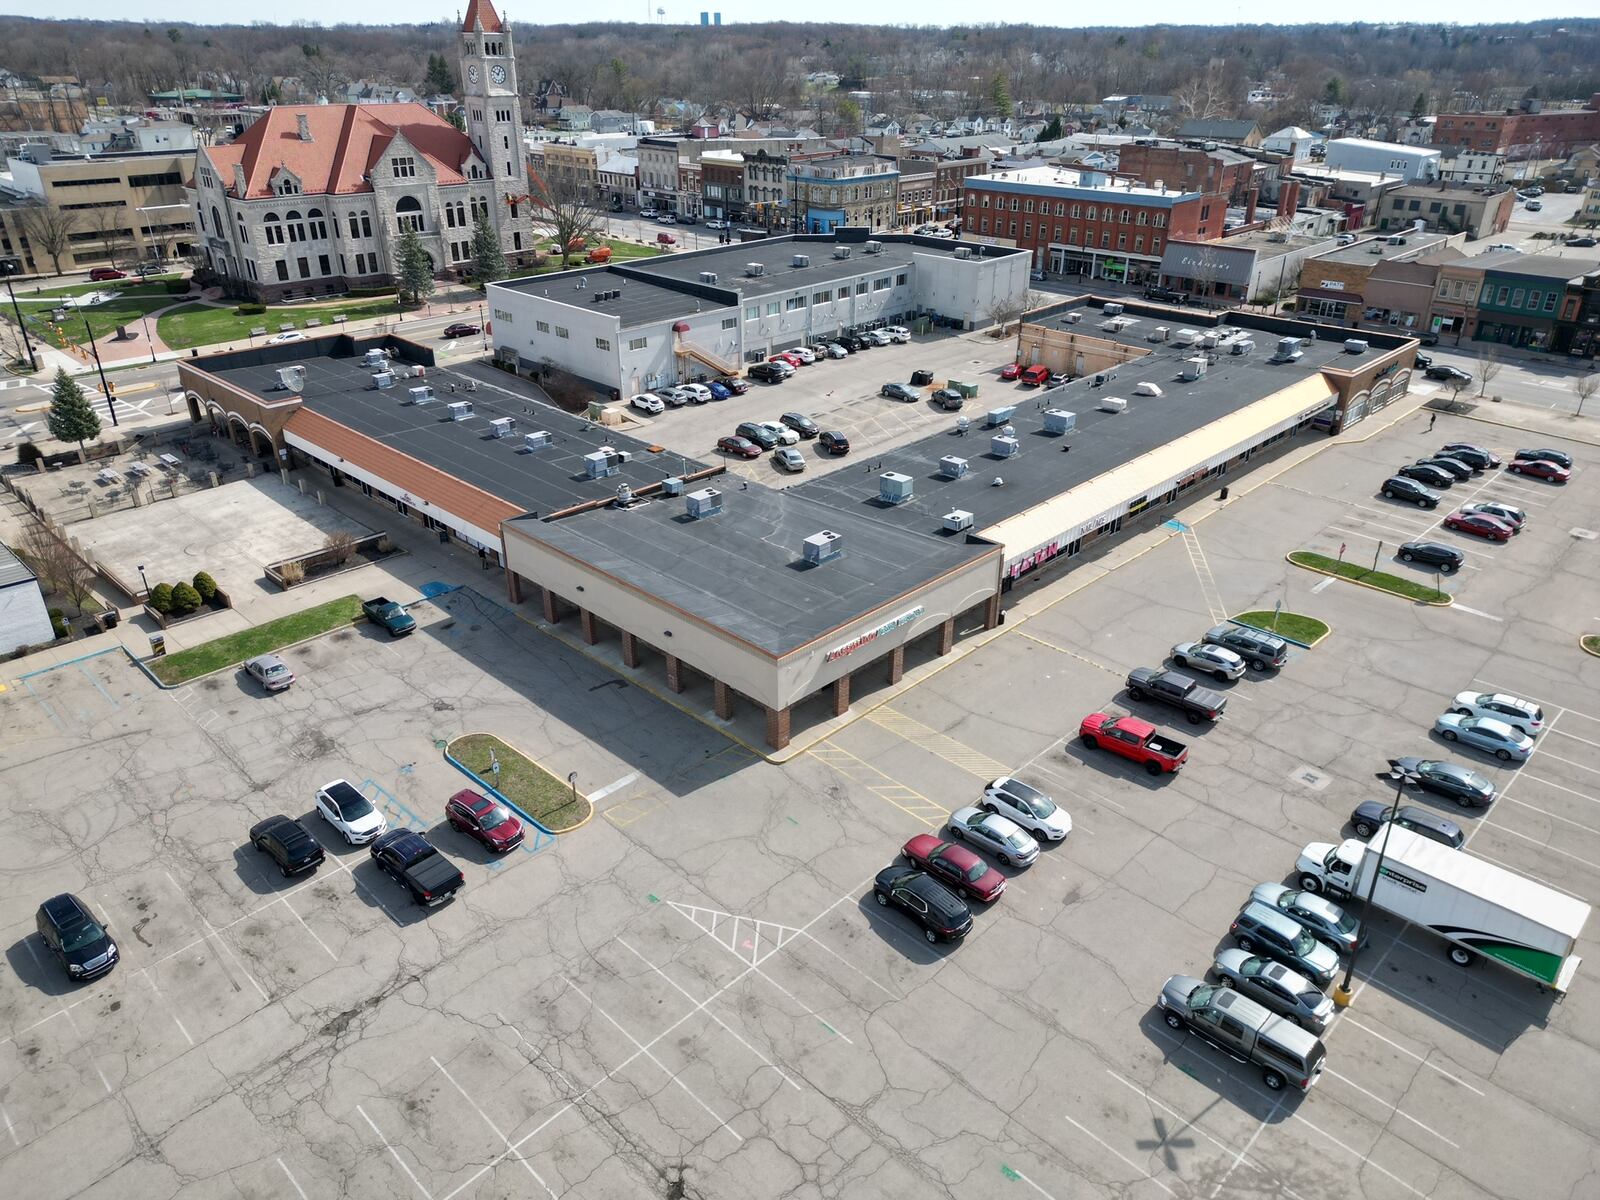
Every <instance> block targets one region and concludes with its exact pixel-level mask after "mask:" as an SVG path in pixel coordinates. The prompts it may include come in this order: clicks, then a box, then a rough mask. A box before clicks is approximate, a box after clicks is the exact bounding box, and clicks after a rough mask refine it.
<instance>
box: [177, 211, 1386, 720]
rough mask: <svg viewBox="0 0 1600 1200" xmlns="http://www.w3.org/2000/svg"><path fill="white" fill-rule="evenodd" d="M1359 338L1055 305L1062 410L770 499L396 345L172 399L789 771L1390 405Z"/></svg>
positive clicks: (913, 449) (967, 415)
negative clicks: (1318, 440)
mask: <svg viewBox="0 0 1600 1200" xmlns="http://www.w3.org/2000/svg"><path fill="white" fill-rule="evenodd" d="M792 240H793V239H773V241H774V242H788V241H792ZM884 240H885V241H887V240H889V239H888V238H885V239H884ZM729 249H731V251H732V252H733V254H734V255H736V256H738V255H741V254H742V253H743V252H747V251H748V247H746V246H735V247H732V248H723V250H724V251H726V250H729ZM767 249H768V252H769V253H773V252H779V251H773V249H772V248H771V247H770V246H769V247H768V248H767ZM781 252H782V253H790V252H792V248H789V249H783V250H781ZM684 257H688V256H684ZM713 261H714V260H713ZM707 269H710V268H707ZM540 278H541V279H544V280H551V281H557V282H558V284H559V281H561V280H562V279H563V275H559V274H558V275H554V276H544V277H540ZM524 283H525V281H511V283H510V284H509V285H507V286H510V287H513V288H515V287H519V286H523V285H524ZM496 290H498V285H497V287H496V288H493V289H491V291H492V292H493V291H496ZM915 315H916V314H915V312H914V311H910V312H908V316H912V317H914V316H915ZM1349 332H1350V331H1348V330H1342V329H1333V328H1331V327H1319V326H1314V325H1310V324H1306V323H1303V322H1296V321H1293V320H1288V319H1284V318H1278V317H1268V316H1263V315H1257V314H1248V313H1236V312H1225V313H1198V312H1193V311H1188V310H1181V309H1175V308H1167V307H1163V306H1158V305H1148V304H1142V303H1136V302H1131V301H1122V302H1120V303H1119V302H1116V301H1108V300H1102V299H1099V298H1095V297H1083V298H1078V299H1074V300H1069V301H1064V302H1062V303H1060V304H1057V305H1054V306H1052V307H1049V308H1045V309H1040V310H1037V311H1035V312H1032V313H1030V314H1028V316H1027V318H1026V319H1025V321H1024V323H1023V325H1022V328H1021V332H1020V334H1019V336H1018V353H1019V358H1020V360H1021V361H1023V362H1025V363H1034V362H1036V363H1041V364H1043V365H1045V366H1047V367H1049V368H1050V369H1051V370H1053V371H1060V372H1063V373H1066V374H1069V375H1072V376H1074V377H1075V378H1073V380H1072V381H1071V382H1069V383H1067V384H1065V385H1063V386H1059V387H1054V388H1049V389H1045V390H1042V391H1031V390H1023V389H1018V390H1015V391H1013V390H1012V389H1011V388H1010V387H1009V386H1008V385H1005V390H1004V391H1003V392H1001V393H1000V394H998V395H996V394H994V389H992V388H991V387H990V386H989V385H987V384H986V385H984V389H983V393H984V394H983V395H982V396H981V397H980V398H979V399H978V400H977V401H976V402H975V403H973V404H969V405H968V407H967V409H966V410H965V411H964V412H963V413H962V414H961V417H960V418H957V417H951V418H950V419H949V420H948V421H945V422H941V423H940V425H939V426H938V428H937V430H936V431H935V432H932V433H929V434H928V435H926V436H924V437H921V438H920V439H918V440H916V441H913V442H911V443H910V444H907V445H903V446H899V447H895V448H892V449H886V450H882V451H881V452H880V451H878V450H876V449H873V450H870V451H869V452H870V454H871V463H872V466H871V467H870V468H869V469H868V470H866V471H862V470H860V469H854V468H853V467H852V468H851V469H841V470H836V471H832V472H828V473H820V474H818V475H816V476H815V477H812V478H808V479H805V480H804V481H803V482H800V483H797V484H795V485H793V486H789V487H782V488H779V487H768V486H766V485H765V484H762V483H758V482H752V481H746V480H744V479H742V478H740V477H739V476H736V475H733V474H730V473H729V472H728V471H727V470H726V468H725V467H724V466H723V465H721V464H719V463H712V462H706V461H699V460H697V459H694V458H690V457H685V456H682V455H680V454H678V453H675V452H673V451H670V450H667V449H665V448H663V447H661V446H659V445H655V444H652V443H648V442H645V441H642V440H640V439H638V438H635V437H632V436H629V435H627V434H625V433H623V432H621V431H619V430H616V429H613V428H609V427H607V426H606V425H604V424H601V423H597V422H596V421H594V420H591V419H589V418H588V417H586V416H583V415H573V414H570V413H567V412H564V411H562V410H561V409H559V408H557V407H555V406H553V405H551V404H549V403H546V402H545V401H544V400H543V399H542V398H541V394H540V393H539V392H538V390H537V389H536V388H535V387H533V386H532V385H530V384H528V383H526V382H524V381H523V380H521V379H519V378H517V377H515V375H514V374H513V373H510V372H508V371H506V370H505V369H504V368H503V367H502V368H501V369H495V368H494V367H493V366H491V365H490V364H488V363H473V364H468V365H465V366H459V367H440V366H438V365H437V364H436V363H435V359H434V355H433V352H432V351H431V350H430V349H428V348H426V347H423V346H420V345H417V344H415V343H412V342H409V341H407V340H405V339H403V338H400V337H396V336H392V335H388V336H381V337H360V336H352V335H343V334H337V335H331V336H327V337H322V338H317V339H314V340H311V341H308V342H301V343H296V344H291V345H281V346H273V347H263V348H258V349H252V350H244V351H236V352H230V353H226V354H218V355H213V356H210V357H208V358H200V359H194V360H190V361H187V362H184V363H182V364H181V366H180V376H181V380H182V384H183V386H184V388H185V389H186V391H187V393H188V398H189V406H190V416H191V418H192V419H193V420H195V421H197V422H201V421H209V422H211V423H212V425H213V426H214V427H215V428H217V429H218V430H219V431H222V432H225V433H227V434H228V435H229V436H233V437H234V438H235V439H236V440H248V441H249V442H250V443H251V444H252V445H253V446H254V447H255V448H256V450H257V452H258V453H260V454H262V455H263V456H264V457H265V456H269V455H270V456H271V457H273V458H275V459H276V460H278V463H279V465H280V466H281V467H283V468H285V469H292V468H304V469H307V470H309V471H312V472H315V473H318V474H321V475H323V476H325V477H326V478H327V479H328V480H329V482H330V483H331V484H332V485H333V486H353V487H358V488H360V489H361V490H362V491H363V492H364V493H366V494H367V495H369V496H372V497H374V498H375V499H378V500H381V501H383V502H385V503H387V504H389V505H392V506H393V507H394V509H395V510H396V512H397V513H399V514H400V515H402V516H404V517H407V518H409V519H413V520H417V521H419V522H421V523H422V524H424V525H425V526H427V527H428V528H429V529H431V530H434V531H436V532H437V533H438V535H439V536H440V538H441V539H442V540H450V541H456V542H459V543H461V544H463V545H465V546H467V547H470V548H474V549H477V550H479V551H481V552H482V553H483V554H484V556H485V557H486V558H490V559H492V560H493V561H494V562H495V563H497V564H498V565H499V566H501V567H502V568H503V570H504V572H505V578H506V587H507V593H508V596H509V598H510V600H511V601H512V602H513V603H517V604H520V603H523V602H529V603H533V602H538V603H540V604H541V605H542V610H543V617H544V619H545V620H546V621H549V622H552V623H554V622H560V621H564V620H567V619H570V618H573V617H575V618H576V621H577V623H578V628H579V630H580V631H581V636H582V638H583V640H584V641H585V642H588V643H590V644H595V643H597V642H600V641H602V640H614V641H615V642H617V643H618V644H619V645H620V660H621V662H622V663H623V664H624V665H625V668H626V669H628V670H634V671H640V672H655V673H659V674H660V675H662V676H664V680H665V683H666V686H667V688H669V689H670V690H672V691H674V692H683V691H684V690H685V688H688V687H690V686H703V685H701V684H699V682H698V681H701V680H703V681H706V682H708V683H709V685H710V691H711V694H712V704H713V707H714V710H715V712H716V713H717V715H718V716H720V717H722V718H724V719H727V718H729V717H730V716H731V715H732V713H733V711H734V709H735V707H736V706H738V705H743V704H753V705H756V706H758V708H759V709H760V710H762V711H763V712H764V714H765V724H766V740H767V742H768V744H769V745H770V746H772V747H773V748H774V749H775V750H777V749H782V748H783V747H785V746H787V745H788V743H789V741H790V737H791V733H792V731H793V730H794V729H796V728H800V727H804V726H806V725H810V724H814V723H816V722H818V721H825V720H828V719H830V718H832V717H835V716H838V715H842V714H843V713H845V712H846V711H847V710H848V709H849V707H850V705H851V701H852V694H853V692H854V693H858V694H859V693H860V692H861V691H862V690H864V689H865V688H868V687H876V686H881V684H882V683H883V681H884V680H888V681H889V682H897V681H898V680H899V679H900V677H901V675H902V674H903V672H904V671H905V670H906V669H907V666H908V663H909V664H910V665H912V666H915V665H918V664H920V663H922V662H925V661H928V660H930V659H932V658H934V657H936V656H940V655H944V654H947V653H949V652H950V651H951V649H952V648H953V646H954V645H955V643H956V641H957V640H958V638H960V637H963V636H966V635H968V634H970V633H973V632H975V631H978V630H982V629H985V628H993V627H994V626H995V625H996V624H997V623H998V622H999V621H1000V620H1001V611H1002V599H1003V596H1004V593H1005V592H1006V591H1007V590H1008V589H1009V588H1010V587H1011V586H1012V585H1013V584H1014V582H1015V581H1016V580H1018V579H1019V578H1021V577H1023V576H1025V575H1028V574H1029V573H1030V572H1035V571H1039V570H1041V569H1042V568H1044V567H1045V566H1046V564H1057V563H1063V564H1067V569H1070V564H1071V563H1072V561H1073V560H1074V559H1076V558H1078V557H1079V556H1080V555H1082V554H1083V553H1084V552H1085V551H1086V550H1088V549H1089V548H1090V547H1092V546H1096V545H1097V544H1101V545H1103V544H1104V543H1105V542H1106V541H1107V539H1111V538H1115V537H1117V536H1119V535H1121V534H1126V533H1128V532H1130V531H1131V530H1134V529H1138V528H1143V527H1147V526H1148V525H1149V524H1151V523H1154V522H1157V521H1159V520H1161V519H1163V517H1162V516H1161V515H1160V514H1162V513H1163V512H1164V511H1166V510H1169V509H1170V507H1171V506H1172V505H1173V503H1174V502H1175V501H1177V500H1179V499H1180V498H1182V497H1185V496H1187V495H1189V494H1191V492H1192V491H1193V489H1195V488H1197V487H1199V486H1201V485H1203V484H1206V483H1207V482H1208V481H1209V482H1210V483H1212V484H1218V483H1225V482H1227V481H1228V480H1229V479H1230V478H1233V477H1235V476H1236V475H1237V474H1238V473H1239V472H1241V471H1243V470H1247V469H1249V468H1250V467H1251V466H1252V465H1253V464H1254V463H1256V462H1259V461H1261V460H1262V459H1263V458H1264V457H1266V456H1270V455H1271V454H1273V453H1274V452H1276V451H1277V450H1278V449H1280V448H1281V447H1283V446H1285V445H1288V444H1292V443H1293V442H1295V441H1296V440H1297V439H1302V438H1306V437H1311V436H1322V435H1323V432H1324V431H1329V430H1331V431H1335V432H1336V431H1338V430H1340V429H1342V428H1347V427H1348V426H1350V425H1352V424H1354V423H1356V422H1358V421H1360V420H1362V419H1364V418H1365V417H1366V416H1367V415H1368V414H1369V413H1371V412H1373V411H1376V410H1378V409H1380V408H1382V407H1383V406H1384V405H1386V404H1388V403H1390V402H1392V401H1394V400H1396V399H1398V398H1399V397H1401V396H1403V395H1404V394H1405V393H1406V391H1407V389H1408V386H1409V380H1410V375H1411V366H1412V362H1413V359H1414V356H1415V352H1416V342H1415V341H1413V340H1410V339H1407V338H1403V337H1398V336H1394V335H1386V334H1362V335H1361V338H1360V339H1359V340H1354V339H1347V334H1348V333H1349ZM495 336H496V339H497V342H498V341H499V339H500V337H501V330H500V327H499V326H497V327H496V331H495ZM502 362H504V356H502ZM851 366H852V364H851V363H849V362H846V363H842V364H838V365H837V367H836V368H830V369H839V370H845V369H849V368H850V367H851ZM873 390H876V389H875V387H874V389H873ZM736 403H737V401H734V402H733V404H736ZM883 403H885V404H888V403H892V402H890V401H884V402H883ZM730 407H732V404H730Z"/></svg>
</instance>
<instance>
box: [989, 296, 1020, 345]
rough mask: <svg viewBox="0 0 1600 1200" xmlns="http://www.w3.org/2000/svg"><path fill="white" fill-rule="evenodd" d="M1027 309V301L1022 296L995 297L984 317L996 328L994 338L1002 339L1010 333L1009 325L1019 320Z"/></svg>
mask: <svg viewBox="0 0 1600 1200" xmlns="http://www.w3.org/2000/svg"><path fill="white" fill-rule="evenodd" d="M1028 307H1029V305H1028V299H1027V298H1026V297H1024V296H996V297H995V298H994V302H993V303H991V304H990V305H989V307H988V308H987V309H986V310H985V312H984V315H985V316H987V317H988V318H989V320H991V321H993V322H994V324H995V326H996V328H995V330H994V336H995V337H997V338H1003V337H1005V336H1006V334H1007V333H1008V332H1009V331H1010V328H1011V323H1012V322H1013V321H1018V320H1021V319H1022V314H1023V313H1025V312H1027V311H1028Z"/></svg>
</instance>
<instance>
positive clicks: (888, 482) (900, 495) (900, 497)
mask: <svg viewBox="0 0 1600 1200" xmlns="http://www.w3.org/2000/svg"><path fill="white" fill-rule="evenodd" d="M912 495H913V485H912V481H911V476H909V475H902V474H900V473H899V472H898V471H885V472H884V473H883V474H882V475H879V476H878V499H879V500H881V501H883V502H884V503H885V504H903V503H905V501H907V500H909V499H911V497H912Z"/></svg>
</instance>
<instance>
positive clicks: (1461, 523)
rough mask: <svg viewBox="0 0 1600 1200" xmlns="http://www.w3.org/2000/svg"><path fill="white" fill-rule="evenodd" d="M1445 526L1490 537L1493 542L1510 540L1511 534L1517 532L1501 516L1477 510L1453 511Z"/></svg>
mask: <svg viewBox="0 0 1600 1200" xmlns="http://www.w3.org/2000/svg"><path fill="white" fill-rule="evenodd" d="M1444 527H1445V528H1446V529H1459V530H1460V531H1461V532H1462V533H1470V534H1473V535H1474V536H1476V537H1481V538H1488V539H1489V540H1490V541H1491V542H1509V541H1510V540H1511V535H1512V534H1513V533H1515V532H1516V530H1515V529H1513V528H1512V527H1511V525H1510V524H1509V523H1508V522H1506V521H1502V520H1501V519H1500V518H1499V517H1491V516H1490V515H1489V514H1488V513H1477V512H1453V513H1451V514H1450V515H1449V516H1448V517H1446V518H1445V519H1444Z"/></svg>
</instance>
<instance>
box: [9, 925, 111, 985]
mask: <svg viewBox="0 0 1600 1200" xmlns="http://www.w3.org/2000/svg"><path fill="white" fill-rule="evenodd" d="M111 936H112V939H113V940H115V938H116V936H117V935H116V932H115V931H113V932H112V934H111ZM6 961H7V962H8V963H10V964H11V973H12V974H13V975H15V976H16V977H17V979H18V980H19V981H20V982H21V983H22V984H23V986H25V987H29V988H32V989H33V990H34V991H36V992H41V993H43V994H44V995H46V996H65V995H68V994H70V993H72V992H76V991H77V990H78V989H79V988H81V987H83V984H82V983H75V982H74V981H72V980H71V979H68V978H67V972H66V970H65V968H63V967H62V966H61V964H60V963H59V962H57V961H56V960H55V959H53V958H51V957H50V952H49V951H48V950H47V949H45V946H44V942H43V941H41V940H40V938H39V935H38V934H37V933H29V934H28V935H27V936H26V937H20V938H18V939H17V940H16V941H14V942H12V943H11V945H9V946H7V947H6ZM119 965H120V964H119ZM111 974H113V975H115V974H116V972H115V971H112V972H111ZM89 982H91V983H92V982H94V981H93V980H90V981H89Z"/></svg>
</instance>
